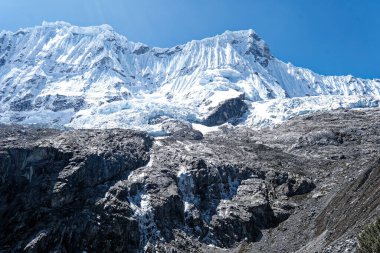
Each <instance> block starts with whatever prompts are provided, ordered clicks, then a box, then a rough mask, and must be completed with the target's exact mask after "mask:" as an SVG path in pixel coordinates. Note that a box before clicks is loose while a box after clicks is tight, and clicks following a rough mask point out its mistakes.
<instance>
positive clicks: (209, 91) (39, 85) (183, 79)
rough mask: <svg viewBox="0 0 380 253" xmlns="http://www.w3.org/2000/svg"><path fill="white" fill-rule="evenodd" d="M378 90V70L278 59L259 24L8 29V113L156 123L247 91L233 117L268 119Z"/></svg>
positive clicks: (362, 100) (1, 117) (203, 113)
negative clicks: (137, 36)
mask: <svg viewBox="0 0 380 253" xmlns="http://www.w3.org/2000/svg"><path fill="white" fill-rule="evenodd" d="M379 94H380V80H365V79H360V78H355V77H352V76H321V75H318V74H315V73H314V72H312V71H310V70H307V69H303V68H298V67H295V66H293V65H292V64H290V63H284V62H282V61H280V60H278V59H276V58H275V57H274V56H273V55H272V54H271V52H270V50H269V47H268V45H267V44H266V43H265V42H264V40H262V39H261V38H260V37H259V36H258V35H257V34H256V33H255V32H254V31H253V30H247V31H236V32H231V31H227V32H225V33H223V34H221V35H217V36H215V37H211V38H206V39H203V40H193V41H191V42H189V43H186V44H184V45H179V46H175V47H173V48H157V47H149V46H147V45H145V44H142V43H135V42H131V41H129V40H128V39H127V38H125V37H124V36H122V35H120V34H118V33H116V32H115V31H114V30H113V29H112V28H111V27H110V26H108V25H101V26H94V27H77V26H72V25H70V24H68V23H65V22H54V23H49V22H44V23H43V24H42V26H37V27H34V28H26V29H21V30H19V31H17V32H5V31H4V32H1V33H0V122H2V123H21V124H29V123H41V124H55V125H58V126H59V125H65V126H70V127H74V128H114V127H123V128H138V129H144V130H148V131H154V130H157V128H159V123H160V118H164V117H166V118H173V119H178V120H183V121H188V122H191V123H196V124H203V123H204V122H205V120H206V119H207V117H208V116H209V115H210V114H212V113H214V112H215V110H217V109H218V107H219V106H221V105H222V104H223V103H224V102H225V101H228V100H230V99H234V98H237V97H242V98H244V102H245V103H246V104H247V106H248V111H247V112H244V115H243V116H242V115H240V114H239V115H238V118H240V121H236V117H235V118H234V117H232V118H234V124H236V123H239V124H244V125H249V126H260V125H261V123H263V124H264V125H267V124H273V123H276V122H281V121H283V120H286V119H287V118H290V117H292V116H294V115H298V114H300V111H302V113H306V112H312V111H315V110H331V109H336V108H340V107H342V108H351V107H358V105H360V107H372V106H377V99H378V97H379ZM353 100H355V101H356V102H354V103H353V102H352V101H353ZM295 101H298V102H295ZM326 101H340V102H339V103H338V104H339V106H338V105H337V104H334V105H333V106H331V103H326ZM369 101H371V102H369ZM277 106H278V107H277ZM302 106H306V107H307V110H305V109H302ZM275 107H276V108H277V109H274V108H275ZM226 108H227V109H226ZM281 108H283V109H281ZM222 109H223V110H228V109H229V107H228V106H224V107H223V108H222ZM232 111H238V110H236V108H234V110H232ZM222 113H223V112H222ZM230 116H231V114H228V117H227V118H226V119H225V120H223V121H220V123H225V122H228V120H229V119H228V118H229V117H230ZM232 116H233V115H232Z"/></svg>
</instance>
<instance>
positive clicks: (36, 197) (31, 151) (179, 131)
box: [0, 110, 380, 253]
mask: <svg viewBox="0 0 380 253" xmlns="http://www.w3.org/2000/svg"><path fill="white" fill-rule="evenodd" d="M379 116H380V111H379V110H367V111H337V112H333V113H328V114H326V113H322V114H315V115H313V116H307V117H301V118H297V119H294V120H291V121H289V122H287V123H285V124H283V125H281V126H279V127H277V128H274V129H263V130H260V131H253V130H250V129H245V128H239V127H238V128H233V129H229V128H224V130H223V131H218V132H211V133H208V134H206V135H204V136H201V137H199V138H198V137H197V138H195V137H194V136H198V135H197V134H196V130H194V129H192V128H191V126H189V125H186V124H185V123H181V122H174V121H171V120H166V121H164V124H163V127H166V130H167V131H166V132H170V133H171V135H169V136H165V137H156V138H153V137H149V136H148V135H146V134H145V133H142V132H136V131H131V130H116V129H114V130H65V131H64V130H49V129H40V128H23V127H18V126H2V127H1V131H0V143H1V145H0V147H1V148H0V176H1V177H0V179H1V185H0V217H1V219H0V227H1V229H2V233H0V252H22V251H24V252H82V251H87V252H268V253H269V252H342V251H344V250H347V252H352V251H353V250H354V248H355V244H356V239H355V238H356V235H357V234H358V233H359V231H360V230H361V229H362V228H363V226H365V225H366V224H367V223H368V222H369V221H371V219H373V218H374V217H376V216H377V215H378V214H379V201H378V198H377V196H378V195H379V193H380V192H379V191H380V188H379V185H380V184H379V173H378V172H379V168H380V166H379V162H378V159H379V150H380V139H379V137H378V136H380V132H379V131H380V130H379V129H380V127H379V123H377V122H376V119H377V118H378V117H379Z"/></svg>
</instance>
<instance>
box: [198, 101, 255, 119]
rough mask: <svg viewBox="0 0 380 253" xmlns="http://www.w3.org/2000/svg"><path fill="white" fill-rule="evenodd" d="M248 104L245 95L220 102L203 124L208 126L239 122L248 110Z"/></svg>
mask: <svg viewBox="0 0 380 253" xmlns="http://www.w3.org/2000/svg"><path fill="white" fill-rule="evenodd" d="M247 110H248V106H247V104H246V103H245V102H244V96H243V95H241V96H239V97H237V98H231V99H228V100H226V101H223V102H222V103H221V104H219V105H218V106H217V107H216V108H215V109H214V110H213V112H212V113H210V115H208V116H207V117H206V119H205V120H204V121H203V124H205V125H206V126H217V125H221V124H223V123H226V122H231V123H238V121H239V119H240V118H241V117H242V116H243V115H244V113H245V112H247Z"/></svg>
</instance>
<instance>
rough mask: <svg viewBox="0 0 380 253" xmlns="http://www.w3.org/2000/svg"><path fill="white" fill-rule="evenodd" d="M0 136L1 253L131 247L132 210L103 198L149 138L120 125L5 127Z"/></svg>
mask: <svg viewBox="0 0 380 253" xmlns="http://www.w3.org/2000/svg"><path fill="white" fill-rule="evenodd" d="M0 135H1V139H0V142H1V151H0V174H1V186H0V192H1V197H0V203H1V205H0V214H1V220H0V226H1V228H2V232H1V236H0V245H1V247H0V248H1V250H3V251H4V252H9V251H17V252H18V251H26V252H47V251H57V252H74V251H78V250H81V249H82V250H88V251H99V252H106V251H108V252H109V251H121V250H122V249H127V248H128V249H131V251H136V250H137V249H138V245H139V239H140V235H139V230H138V225H139V224H138V222H137V221H136V220H133V219H130V216H131V214H132V210H131V208H130V207H128V206H125V208H122V205H123V204H122V203H120V205H117V206H116V205H115V203H114V202H110V203H109V202H107V201H106V200H105V195H106V194H107V191H108V190H109V189H110V187H111V186H113V184H114V183H115V182H117V181H118V180H121V179H123V178H125V179H126V178H127V177H128V174H129V173H130V172H131V171H133V170H135V169H137V168H138V167H141V166H143V165H145V164H146V163H147V162H148V161H149V155H148V151H149V149H150V146H151V145H152V140H151V138H150V137H148V136H147V135H145V134H143V133H139V132H132V131H127V130H109V131H102V132H99V131H69V132H58V131H53V130H46V129H45V130H43V129H24V128H16V129H13V128H10V127H2V128H1V134H0ZM120 209H121V210H123V212H120ZM111 238H112V243H111V241H110V239H111Z"/></svg>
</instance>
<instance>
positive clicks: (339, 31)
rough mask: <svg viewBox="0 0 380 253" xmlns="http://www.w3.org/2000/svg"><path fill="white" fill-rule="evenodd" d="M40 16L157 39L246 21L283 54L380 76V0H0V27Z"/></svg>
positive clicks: (338, 71) (173, 40) (326, 70)
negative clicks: (104, 26)
mask: <svg viewBox="0 0 380 253" xmlns="http://www.w3.org/2000/svg"><path fill="white" fill-rule="evenodd" d="M43 20H46V21H57V20H62V21H67V22H69V23H72V24H75V25H79V26H86V25H98V24H103V23H107V24H110V25H111V26H113V27H114V29H115V30H116V31H117V32H119V33H121V34H124V35H126V36H127V37H128V39H130V40H132V41H141V42H144V43H146V44H148V45H150V46H160V47H171V46H174V45H177V44H182V43H185V42H187V41H190V40H191V39H201V38H204V37H209V36H213V35H215V34H220V33H222V32H223V31H225V30H241V29H248V28H252V29H254V30H256V32H257V33H258V34H259V35H260V36H261V37H262V38H264V40H266V41H267V43H268V44H269V46H270V48H271V50H272V53H273V54H274V55H275V56H276V57H277V58H279V59H281V60H283V61H286V62H287V61H290V62H292V63H293V64H295V65H297V66H301V67H306V68H310V69H312V70H314V71H316V72H318V73H321V74H335V75H343V74H353V75H355V76H358V77H366V78H380V0H61V1H58V0H0V30H11V31H15V30H17V29H19V28H21V27H30V26H35V25H39V24H41V23H42V21H43Z"/></svg>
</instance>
